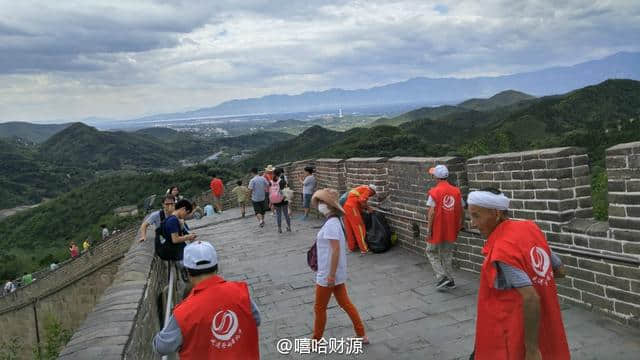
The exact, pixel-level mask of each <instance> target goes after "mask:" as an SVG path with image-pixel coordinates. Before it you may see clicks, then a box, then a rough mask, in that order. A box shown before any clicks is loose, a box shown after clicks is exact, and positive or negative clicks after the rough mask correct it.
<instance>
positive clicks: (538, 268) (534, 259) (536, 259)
mask: <svg viewBox="0 0 640 360" xmlns="http://www.w3.org/2000/svg"><path fill="white" fill-rule="evenodd" d="M529 255H530V256H531V267H532V268H533V271H534V272H535V273H536V275H538V276H534V277H533V279H532V280H533V282H535V283H537V284H539V285H547V284H548V283H549V281H550V280H551V273H550V272H549V267H550V266H551V259H550V258H549V254H547V252H546V251H544V249H542V248H540V247H537V246H534V247H532V248H531V251H530V252H529Z"/></svg>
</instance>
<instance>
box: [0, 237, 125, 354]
mask: <svg viewBox="0 0 640 360" xmlns="http://www.w3.org/2000/svg"><path fill="white" fill-rule="evenodd" d="M135 232H136V229H129V230H126V231H123V232H120V233H119V234H117V235H114V236H112V237H110V238H109V240H107V241H105V242H102V243H99V244H97V245H94V246H93V247H92V249H91V252H85V253H83V254H81V255H80V256H79V257H78V258H77V259H74V260H69V261H66V262H64V263H62V264H60V267H59V268H58V269H56V270H54V271H47V272H40V273H38V275H37V276H36V280H35V281H34V282H33V283H31V284H29V285H27V286H24V287H21V288H19V289H18V290H16V291H15V292H14V293H12V294H10V295H8V296H4V297H2V298H0V329H2V331H0V343H3V342H5V341H8V340H9V339H11V338H13V337H18V338H19V339H20V342H21V345H22V351H21V353H20V358H21V359H31V358H32V357H33V349H34V348H36V346H38V340H39V341H40V344H41V345H42V343H43V341H44V338H45V335H46V332H45V325H46V322H47V319H48V318H53V319H55V320H56V321H57V322H59V323H60V325H61V326H62V328H64V329H69V330H75V329H76V328H78V326H79V325H80V324H82V322H83V321H84V319H85V317H86V316H87V314H88V313H89V312H91V311H92V310H93V308H94V306H95V305H96V303H97V301H98V299H99V298H100V296H101V295H102V293H103V292H104V290H105V289H106V288H107V287H108V286H109V285H111V283H112V281H113V279H114V276H115V274H116V270H117V268H118V264H119V263H120V262H121V261H122V257H123V255H124V253H125V252H126V251H127V249H128V248H129V246H130V244H131V242H132V241H133V237H134V236H135ZM36 324H37V326H36ZM36 328H37V330H35V329H36Z"/></svg>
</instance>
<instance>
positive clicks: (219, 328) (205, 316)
mask: <svg viewBox="0 0 640 360" xmlns="http://www.w3.org/2000/svg"><path fill="white" fill-rule="evenodd" d="M183 261H184V267H185V268H186V269H187V272H188V274H189V281H190V283H191V285H192V287H193V288H192V290H191V292H190V293H189V296H187V298H185V299H184V300H183V301H182V302H181V303H180V304H178V305H177V306H176V308H175V309H174V310H173V315H172V316H171V317H170V319H169V322H168V323H167V324H166V325H165V327H164V328H163V329H162V331H160V332H159V333H158V334H156V336H155V337H154V340H153V349H154V350H155V352H156V353H159V354H160V355H169V354H172V353H175V352H179V355H180V359H182V360H201V359H211V360H213V359H215V360H218V359H227V360H232V359H247V360H257V359H260V347H259V338H258V326H259V325H260V312H259V311H258V308H257V306H256V304H255V303H254V302H253V300H252V299H251V296H250V295H249V288H248V286H247V283H245V282H242V281H238V282H236V281H225V280H224V279H223V278H222V277H220V276H218V275H217V272H218V254H217V253H216V250H215V248H214V247H213V245H211V244H210V243H208V242H204V241H195V242H192V243H190V244H189V245H187V246H186V247H185V248H184V260H183Z"/></svg>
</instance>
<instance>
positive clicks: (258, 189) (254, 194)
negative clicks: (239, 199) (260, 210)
mask: <svg viewBox="0 0 640 360" xmlns="http://www.w3.org/2000/svg"><path fill="white" fill-rule="evenodd" d="M249 189H251V201H253V202H260V201H264V199H265V193H267V192H268V191H269V183H268V182H267V179H265V178H264V177H262V176H259V175H256V176H254V177H253V179H251V181H249Z"/></svg>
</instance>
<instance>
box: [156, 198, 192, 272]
mask: <svg viewBox="0 0 640 360" xmlns="http://www.w3.org/2000/svg"><path fill="white" fill-rule="evenodd" d="M166 220H167V217H166V215H165V213H164V210H160V226H159V227H158V228H157V229H156V240H155V247H156V255H158V257H159V258H160V259H162V260H171V261H179V260H182V255H183V251H184V247H185V244H184V243H179V244H174V243H173V242H172V241H171V234H167V233H166V231H165V225H166ZM180 235H182V231H180Z"/></svg>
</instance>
